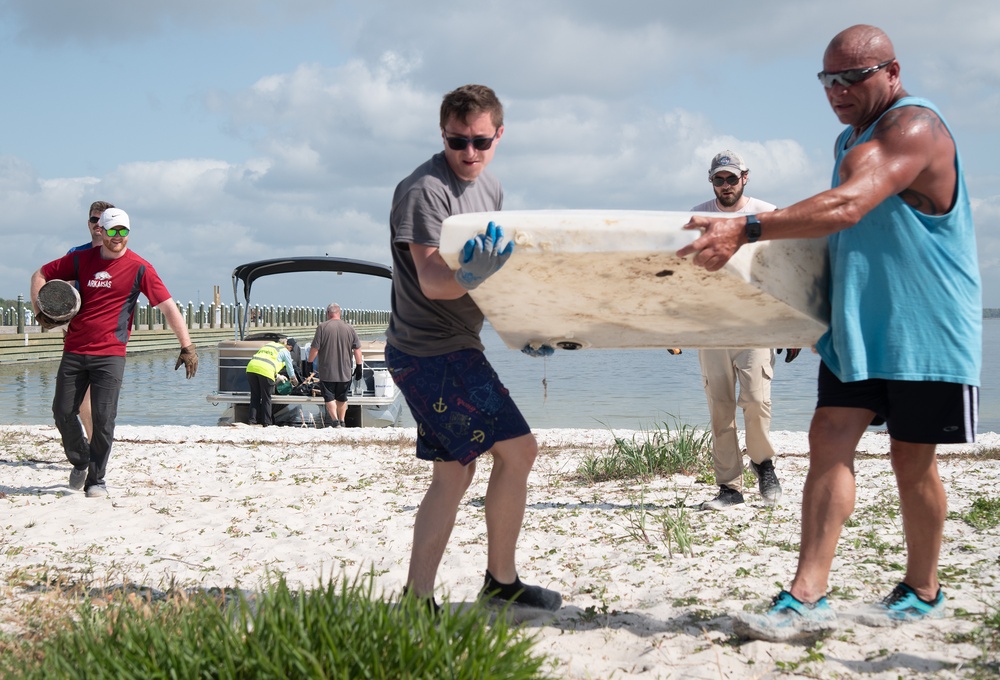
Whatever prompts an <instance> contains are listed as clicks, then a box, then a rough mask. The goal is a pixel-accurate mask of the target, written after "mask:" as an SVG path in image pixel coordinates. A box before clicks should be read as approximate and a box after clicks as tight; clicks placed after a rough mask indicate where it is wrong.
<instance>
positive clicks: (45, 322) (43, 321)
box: [35, 312, 62, 331]
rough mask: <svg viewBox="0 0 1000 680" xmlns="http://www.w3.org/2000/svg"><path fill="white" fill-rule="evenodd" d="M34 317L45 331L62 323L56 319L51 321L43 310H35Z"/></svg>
mask: <svg viewBox="0 0 1000 680" xmlns="http://www.w3.org/2000/svg"><path fill="white" fill-rule="evenodd" d="M35 319H36V320H37V321H38V325H39V326H41V327H42V328H44V329H45V330H47V331H51V330H52V329H53V328H59V326H62V324H61V323H59V322H58V321H53V320H52V319H51V318H49V315H48V314H46V313H45V312H37V313H36V314H35Z"/></svg>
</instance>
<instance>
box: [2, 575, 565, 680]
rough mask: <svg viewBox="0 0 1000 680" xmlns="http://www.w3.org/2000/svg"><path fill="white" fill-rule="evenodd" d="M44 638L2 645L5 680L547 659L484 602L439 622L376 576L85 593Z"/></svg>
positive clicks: (498, 673)
mask: <svg viewBox="0 0 1000 680" xmlns="http://www.w3.org/2000/svg"><path fill="white" fill-rule="evenodd" d="M48 630H50V631H53V632H52V633H51V634H49V635H48V636H47V637H45V638H44V639H42V640H39V641H36V642H33V643H31V642H23V641H22V642H18V641H14V640H11V639H6V640H3V641H0V677H3V678H10V679H21V678H24V679H34V678H38V679H42V678H46V679H48V678H66V679H68V680H74V679H77V678H79V679H82V678H87V679H88V680H101V679H104V678H108V679H111V678H116V679H125V680H128V679H132V678H135V679H139V678H144V679H147V678H148V679H154V680H155V679H158V678H164V679H166V678H220V679H243V678H246V679H250V678H345V679H346V678H370V679H372V680H381V679H390V678H391V679H402V680H405V679H409V678H413V679H416V678H456V679H457V678H500V679H503V678H508V679H510V680H529V679H536V678H545V677H547V676H545V675H543V673H542V667H543V665H544V664H545V663H546V660H545V658H544V657H538V656H535V655H533V654H532V653H531V645H532V640H531V639H530V637H527V636H526V635H524V634H523V632H522V631H521V630H520V629H519V628H516V627H512V626H511V625H509V624H508V622H507V619H506V618H505V617H504V616H497V617H496V618H495V620H494V621H493V622H492V623H490V615H489V612H487V611H486V610H484V609H482V608H480V607H478V606H476V607H467V608H456V609H454V610H453V609H451V608H450V607H448V606H445V607H444V608H443V609H442V611H441V614H440V615H439V616H437V617H435V616H434V615H432V614H431V613H430V611H429V610H428V607H427V606H426V603H424V602H420V601H417V600H415V599H414V598H412V597H405V598H403V599H402V600H401V601H400V602H399V603H392V602H389V601H387V600H385V599H384V598H382V597H374V596H373V578H372V577H371V576H369V577H368V579H367V580H366V581H359V580H355V581H354V582H350V583H349V582H348V581H346V580H345V581H344V582H343V583H342V584H341V585H340V586H339V587H338V586H337V584H336V583H334V582H332V581H331V582H330V583H329V584H328V585H326V586H321V587H320V588H319V589H317V590H313V591H292V590H290V589H289V587H288V585H287V583H286V582H285V579H284V578H283V577H281V578H280V579H279V580H278V581H277V583H274V584H271V585H270V586H269V587H268V588H267V589H266V591H263V592H260V593H256V594H252V595H245V594H243V593H242V592H239V591H229V592H228V597H227V594H226V593H223V594H221V595H213V594H209V593H205V592H202V591H199V592H197V593H195V594H193V595H172V596H169V597H167V598H166V599H164V600H162V601H156V602H154V601H150V600H148V599H145V600H144V599H139V598H134V597H132V598H123V599H119V600H117V601H115V602H113V603H112V604H110V605H109V606H107V607H106V608H97V607H95V606H94V603H93V601H91V600H90V599H89V598H88V599H86V600H84V602H83V603H82V604H81V606H80V607H79V609H78V611H77V616H76V617H74V619H73V620H67V621H65V622H64V624H63V625H57V626H49V627H48Z"/></svg>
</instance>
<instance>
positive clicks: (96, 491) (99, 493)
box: [87, 484, 108, 498]
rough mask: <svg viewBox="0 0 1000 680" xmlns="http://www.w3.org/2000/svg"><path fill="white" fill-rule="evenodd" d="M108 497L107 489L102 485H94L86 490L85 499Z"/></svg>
mask: <svg viewBox="0 0 1000 680" xmlns="http://www.w3.org/2000/svg"><path fill="white" fill-rule="evenodd" d="M107 497H108V487H106V486H104V485H103V484H94V485H93V486H92V487H90V488H89V489H87V498H107Z"/></svg>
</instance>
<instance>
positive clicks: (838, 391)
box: [816, 362, 979, 444]
mask: <svg viewBox="0 0 1000 680" xmlns="http://www.w3.org/2000/svg"><path fill="white" fill-rule="evenodd" d="M823 406H839V407H848V408H865V409H868V410H870V411H874V412H875V415H876V417H877V418H878V419H881V420H884V421H885V423H886V429H888V430H889V435H890V436H891V437H892V438H893V439H896V440H898V441H901V442H909V443H911V444H965V443H972V442H974V441H975V440H976V426H977V425H978V421H979V388H978V387H975V386H973V385H962V384H959V383H948V382H931V381H915V380H882V379H878V378H875V379H871V380H859V381H857V382H847V383H845V382H841V381H840V379H839V378H838V377H837V376H835V375H834V374H833V371H831V370H830V369H829V368H827V367H826V364H825V363H823V362H820V365H819V390H818V398H817V401H816V408H820V407H823Z"/></svg>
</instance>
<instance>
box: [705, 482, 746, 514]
mask: <svg viewBox="0 0 1000 680" xmlns="http://www.w3.org/2000/svg"><path fill="white" fill-rule="evenodd" d="M742 502H743V494H742V493H740V492H739V491H737V490H736V489H730V488H729V487H728V486H720V487H719V495H718V496H716V497H715V498H713V499H712V500H710V501H705V502H704V503H702V504H701V509H702V510H724V509H726V508H730V507H732V506H734V505H739V504H740V503H742Z"/></svg>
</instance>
